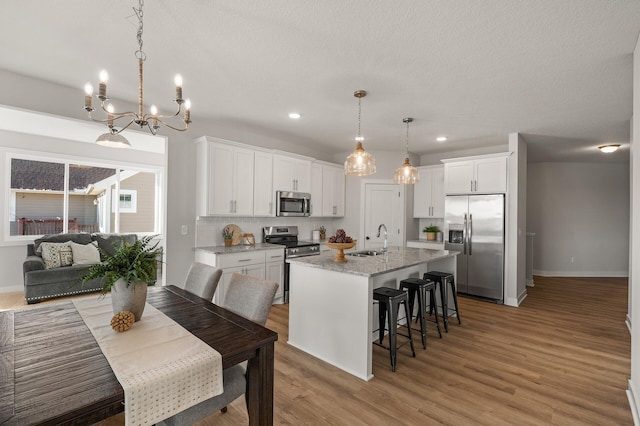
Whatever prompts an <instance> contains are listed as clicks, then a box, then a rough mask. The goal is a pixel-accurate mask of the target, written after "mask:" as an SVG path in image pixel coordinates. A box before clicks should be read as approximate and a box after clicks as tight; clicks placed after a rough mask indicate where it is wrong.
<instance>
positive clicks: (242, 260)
mask: <svg viewBox="0 0 640 426" xmlns="http://www.w3.org/2000/svg"><path fill="white" fill-rule="evenodd" d="M250 260H251V259H240V260H238V262H248V261H250Z"/></svg>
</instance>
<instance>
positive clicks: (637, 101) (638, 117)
mask: <svg viewBox="0 0 640 426" xmlns="http://www.w3.org/2000/svg"><path fill="white" fill-rule="evenodd" d="M631 170H632V173H631V175H632V176H633V180H632V181H631V205H632V207H631V223H632V226H631V229H632V234H631V238H630V245H631V252H632V253H634V254H635V256H636V257H637V253H640V40H638V41H637V42H636V48H635V51H634V53H633V117H632V126H631ZM629 277H630V281H629V297H630V298H631V308H630V312H629V318H630V319H631V320H632V321H634V322H635V319H636V318H637V317H638V315H636V314H633V315H632V313H633V312H640V291H638V290H634V291H632V289H634V288H635V287H638V286H639V285H640V262H637V261H636V262H631V265H630V273H629ZM628 325H629V327H630V331H631V378H630V379H629V388H628V391H627V395H628V397H629V405H630V406H631V413H632V414H633V421H634V423H635V424H636V425H638V424H640V413H639V412H638V411H639V408H640V405H639V404H640V393H639V392H640V388H639V387H638V381H640V327H638V325H637V324H634V323H633V322H630V323H628Z"/></svg>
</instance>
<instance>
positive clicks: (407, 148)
mask: <svg viewBox="0 0 640 426" xmlns="http://www.w3.org/2000/svg"><path fill="white" fill-rule="evenodd" d="M409 123H410V121H407V157H408V156H409Z"/></svg>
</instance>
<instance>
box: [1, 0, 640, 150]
mask: <svg viewBox="0 0 640 426" xmlns="http://www.w3.org/2000/svg"><path fill="white" fill-rule="evenodd" d="M136 4H137V3H134V2H133V1H122V0H117V1H109V2H105V1H98V0H64V1H63V0H48V1H40V0H38V1H36V0H20V1H5V2H3V5H2V9H3V11H2V14H0V36H1V37H2V40H3V42H2V44H0V68H3V69H7V70H9V71H13V72H18V73H21V74H25V75H29V76H34V77H38V78H43V79H46V80H50V81H53V82H56V83H61V84H64V85H68V86H72V87H78V90H79V95H78V97H79V99H81V96H82V92H81V88H82V86H83V85H84V83H85V82H86V81H88V80H90V81H92V82H93V83H94V84H97V74H98V71H99V70H100V69H102V68H106V69H107V70H108V71H109V73H110V83H109V91H110V94H111V95H112V96H113V97H116V98H120V99H126V100H129V101H132V102H135V101H136V100H137V99H136V85H137V81H136V62H135V61H136V60H135V57H134V51H135V50H136V49H137V42H136V37H135V32H136V26H137V22H136V18H135V17H134V16H133V11H132V6H134V5H136ZM144 20H145V26H144V50H145V52H146V53H147V57H148V59H147V61H146V63H145V100H146V101H147V102H148V103H156V104H158V106H159V107H160V108H161V109H162V108H163V107H166V108H169V107H170V102H169V101H170V99H172V96H173V89H172V87H171V86H172V81H173V75H174V74H175V73H176V72H180V73H181V74H182V75H183V77H184V80H185V84H184V92H185V95H186V96H188V97H190V98H191V100H192V102H193V114H192V118H193V119H194V120H205V119H206V120H211V121H212V122H214V123H215V122H219V121H221V120H224V121H228V122H231V123H236V125H238V126H245V127H248V128H251V129H253V130H255V131H258V132H262V133H264V134H267V135H273V136H276V137H284V138H288V139H290V140H298V141H300V143H302V144H309V145H313V146H314V148H315V149H317V150H321V151H325V152H328V153H331V152H337V151H347V150H349V149H351V147H352V146H353V145H354V143H353V137H354V136H355V133H356V130H357V100H356V99H355V98H354V97H353V92H354V90H357V89H364V90H367V91H368V93H369V94H368V96H367V97H365V98H364V99H363V101H362V133H363V135H364V136H365V148H369V149H376V150H378V149H379V150H389V149H400V150H402V149H403V148H404V135H405V128H404V124H403V123H402V118H403V117H406V116H411V117H414V118H415V121H414V122H413V124H412V125H411V132H410V150H411V151H412V152H414V153H417V154H427V153H437V152H443V151H452V150H459V149H469V148H475V147H481V146H485V145H491V144H493V145H499V144H505V143H506V141H507V135H508V134H509V133H511V132H520V133H523V134H524V137H525V139H526V140H527V141H528V142H529V143H530V155H531V159H532V160H534V161H542V160H562V161H600V160H602V159H603V158H604V157H603V156H602V155H601V154H598V153H597V152H595V149H594V147H596V146H598V145H600V144H603V143H621V144H624V145H625V149H624V150H623V151H622V152H618V153H617V154H615V156H609V157H607V159H608V160H607V161H621V162H623V161H628V140H629V119H630V118H631V113H632V53H633V49H634V47H635V44H636V40H637V38H638V34H639V32H640V1H637V0H606V1H605V0H595V1H594V0H528V1H525V0H520V1H514V0H484V1H477V0H459V1H448V0H440V1H434V0H429V1H427V0H386V1H369V0H360V1H344V0H326V1H317V0H288V1H284V0H269V1H264V0H243V1H237V0H233V1H232V0H223V1H205V0H200V1H196V0H183V1H169V0H147V1H146V3H145V6H144ZM31 95H32V96H39V94H37V93H33V94H31ZM79 102H81V100H79ZM0 103H1V95H0ZM291 111H297V112H299V113H301V114H302V118H301V119H300V120H299V121H292V120H290V119H289V118H288V117H287V114H288V113H289V112H291ZM439 135H446V136H447V137H448V138H449V140H448V141H447V142H445V143H438V142H436V141H435V138H436V137H437V136H439ZM194 137H195V136H194Z"/></svg>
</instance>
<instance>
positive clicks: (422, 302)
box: [407, 287, 427, 349]
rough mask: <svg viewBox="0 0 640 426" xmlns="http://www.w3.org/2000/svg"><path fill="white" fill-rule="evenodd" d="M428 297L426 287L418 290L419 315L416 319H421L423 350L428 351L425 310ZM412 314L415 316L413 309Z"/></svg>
mask: <svg viewBox="0 0 640 426" xmlns="http://www.w3.org/2000/svg"><path fill="white" fill-rule="evenodd" d="M426 296H427V295H426V290H425V289H424V287H421V288H420V290H418V315H417V318H416V319H418V318H419V319H420V334H421V336H420V337H421V340H422V348H423V349H427V322H426V319H425V317H424V315H425V310H426V309H427V306H426ZM411 313H412V314H413V309H411ZM409 324H410V322H409V321H407V325H409Z"/></svg>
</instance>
